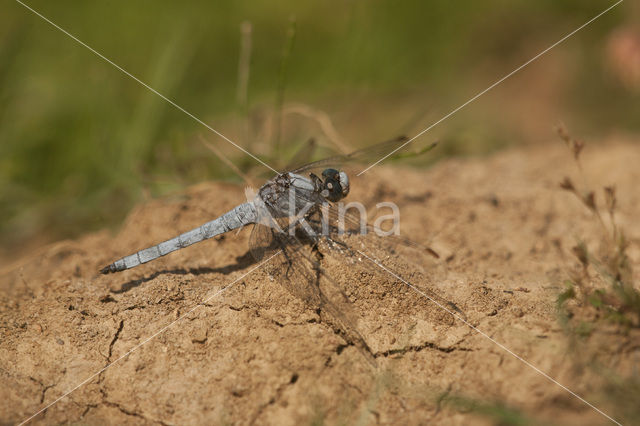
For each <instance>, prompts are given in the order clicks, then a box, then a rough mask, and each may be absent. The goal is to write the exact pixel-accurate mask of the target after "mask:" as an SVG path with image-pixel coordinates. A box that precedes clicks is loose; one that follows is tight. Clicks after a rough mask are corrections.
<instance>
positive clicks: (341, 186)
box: [321, 169, 349, 201]
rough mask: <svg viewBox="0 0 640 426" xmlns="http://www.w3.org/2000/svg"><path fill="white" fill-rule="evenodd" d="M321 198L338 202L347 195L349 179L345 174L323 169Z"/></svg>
mask: <svg viewBox="0 0 640 426" xmlns="http://www.w3.org/2000/svg"><path fill="white" fill-rule="evenodd" d="M322 177H323V178H324V181H323V182H322V186H323V189H322V192H321V194H322V196H323V197H324V198H326V199H327V200H329V201H340V200H341V199H343V198H344V197H346V196H347V194H349V177H348V176H347V174H346V173H345V172H339V171H337V170H336V169H325V170H324V171H323V172H322Z"/></svg>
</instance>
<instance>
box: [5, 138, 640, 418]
mask: <svg viewBox="0 0 640 426" xmlns="http://www.w3.org/2000/svg"><path fill="white" fill-rule="evenodd" d="M637 164H640V150H638V148H637V146H635V145H633V144H614V145H605V146H600V147H594V148H592V149H590V150H587V151H586V153H585V157H584V169H585V170H586V174H587V176H588V178H589V179H590V180H592V182H593V184H594V185H596V184H597V185H604V184H611V183H615V184H616V185H617V188H618V194H619V196H618V198H619V204H620V211H619V217H618V218H619V223H620V224H621V226H622V227H624V228H625V229H626V231H627V236H628V238H629V240H630V241H631V246H630V248H629V255H630V258H631V262H632V264H633V265H635V266H636V270H637V269H640V268H637V266H638V264H639V263H640V248H639V245H638V241H640V224H639V223H638V221H637V220H634V218H637V217H638V214H640V200H639V198H638V197H639V196H640V193H638V191H637V182H639V181H640V169H638V167H637ZM574 171H575V166H574V165H573V163H572V162H571V158H570V155H569V154H567V153H566V150H565V149H564V147H562V146H550V147H544V149H543V148H538V149H529V150H522V149H520V150H511V151H507V152H503V153H499V154H497V155H495V156H492V157H489V158H485V159H473V160H460V159H458V160H448V161H445V162H442V163H441V164H439V165H437V166H436V167H434V168H433V169H431V170H428V171H418V170H410V169H401V168H389V167H382V166H381V167H378V168H376V169H374V170H373V171H372V172H371V173H370V177H369V178H368V179H367V181H366V184H365V186H364V187H360V188H354V190H353V193H352V195H350V198H351V197H353V199H365V200H369V201H372V200H374V199H376V198H384V199H386V200H391V201H394V202H396V203H397V204H398V206H399V207H400V209H401V212H402V216H401V230H402V233H403V234H405V235H407V236H410V238H412V239H414V240H417V241H421V242H427V243H429V244H430V245H431V246H432V247H434V248H435V249H436V250H437V251H438V252H439V253H440V259H439V260H437V261H435V260H434V261H430V262H429V263H423V262H418V261H417V260H416V259H400V258H398V257H393V256H388V257H387V258H385V259H383V260H384V261H387V262H388V265H389V266H390V267H392V269H394V270H395V271H397V272H398V273H400V274H401V275H402V276H403V277H405V278H406V279H408V280H409V281H411V282H412V283H415V284H416V285H418V286H419V287H420V288H423V289H427V290H428V291H430V292H433V293H435V294H438V295H440V296H441V297H443V298H444V299H447V300H450V301H453V302H454V303H455V305H456V306H458V307H459V308H460V309H461V310H462V311H463V312H464V313H465V314H466V316H467V318H468V321H469V323H471V324H473V325H474V326H475V327H477V328H478V329H479V330H481V331H482V332H483V333H486V335H487V336H489V337H490V338H491V339H494V340H495V341H497V342H499V343H501V344H503V345H505V346H506V347H507V348H509V349H510V350H512V351H513V352H514V353H515V354H517V355H519V356H521V357H522V358H524V359H526V360H527V361H529V362H530V363H532V364H533V365H535V366H536V367H538V368H540V369H541V370H542V371H544V372H546V373H548V374H549V375H550V376H552V377H553V378H555V379H557V380H558V381H559V382H560V383H562V384H564V385H566V386H568V387H569V388H570V389H571V390H573V391H575V392H576V393H577V394H579V395H582V396H584V397H585V398H586V399H587V400H589V401H590V402H592V403H593V404H594V405H596V406H597V407H599V408H601V409H602V410H603V411H605V412H607V413H609V414H611V415H616V414H617V413H615V412H612V411H611V410H614V408H613V407H612V406H611V405H610V402H609V401H608V400H606V398H605V397H604V396H603V395H602V393H601V392H600V391H601V388H600V386H601V379H600V378H599V376H598V375H597V374H594V373H592V372H591V370H589V369H585V368H577V367H576V365H577V364H576V361H575V359H576V358H575V357H574V356H572V355H571V350H570V348H571V342H572V341H571V340H570V339H568V338H567V336H566V334H565V333H564V332H563V330H562V327H561V326H560V324H559V322H558V316H557V313H556V308H555V300H556V297H557V295H558V294H559V293H560V292H561V291H562V290H563V287H562V283H563V281H564V280H565V279H566V277H567V271H568V270H569V269H571V268H572V267H574V266H575V264H576V262H577V261H576V260H575V257H574V256H573V255H572V254H571V248H572V247H573V246H575V244H576V241H577V239H578V238H580V239H585V240H586V241H595V242H597V241H598V239H599V238H600V237H598V235H599V234H598V232H599V231H598V229H597V224H594V219H593V217H592V215H591V214H590V212H589V211H587V209H585V208H584V207H583V206H581V205H580V204H579V203H577V202H576V201H575V200H574V199H573V198H572V197H571V195H570V194H568V193H566V192H562V191H560V190H559V189H558V182H559V181H560V180H561V178H562V177H563V176H564V175H571V174H575V173H573V172H574ZM243 201H244V193H243V190H242V188H241V187H239V186H233V185H228V184H218V183H207V184H202V185H198V186H196V187H193V188H190V189H189V190H188V191H186V192H185V193H184V194H182V195H180V196H176V197H172V198H167V199H162V200H154V201H151V202H149V203H147V204H144V205H141V206H139V207H138V208H137V209H135V210H134V211H133V212H132V213H131V214H130V216H129V218H128V219H127V221H126V223H125V224H124V225H123V226H122V229H121V231H120V232H119V233H118V235H117V237H114V236H111V235H110V234H109V233H108V232H101V233H98V234H93V235H89V236H86V237H85V238H82V239H80V240H77V241H64V242H60V243H57V244H54V245H52V246H49V247H46V248H43V249H42V250H41V251H39V252H38V253H34V254H33V255H31V256H29V257H28V258H23V259H19V260H17V261H16V262H13V263H12V264H10V265H6V266H5V267H3V269H2V277H1V278H0V286H1V287H0V292H1V293H0V297H1V299H0V333H1V334H0V335H1V337H0V340H1V341H0V360H1V362H0V365H1V367H0V372H1V374H0V395H1V397H0V413H2V414H1V415H0V416H1V417H2V418H1V420H2V422H7V423H14V422H19V421H22V420H24V419H26V418H27V417H29V416H31V415H32V414H34V413H36V412H37V411H38V410H39V409H40V408H42V407H44V406H46V405H47V404H48V403H50V402H52V401H54V400H56V399H57V398H58V397H60V396H61V395H63V394H64V393H65V392H67V391H69V390H71V389H73V388H74V387H75V386H77V385H78V384H80V383H82V382H83V381H85V380H86V379H88V378H90V380H88V381H87V382H86V383H85V384H84V385H83V386H80V387H79V388H78V389H77V390H75V391H74V392H73V393H71V394H70V395H69V396H68V397H66V398H64V399H62V400H60V401H59V402H58V403H56V404H55V405H53V406H52V407H51V408H49V409H47V410H46V411H45V412H44V413H41V414H40V415H39V416H38V417H36V418H35V419H34V421H36V422H41V423H47V424H49V423H64V422H86V423H91V424H93V423H123V422H130V423H134V424H136V423H140V424H143V423H156V422H157V423H162V424H193V423H241V424H246V423H257V424H274V423H275V424H300V423H314V422H315V423H318V422H322V421H324V422H327V423H329V424H335V423H354V422H361V423H383V424H422V423H427V422H439V423H446V424H459V423H467V422H469V421H470V420H476V421H477V420H478V419H480V418H482V417H478V415H479V413H480V414H482V413H485V414H486V413H489V414H493V415H498V416H501V415H502V416H504V415H510V413H511V414H513V413H516V414H513V415H514V416H520V415H524V416H525V417H527V416H530V417H533V418H537V419H547V420H549V419H552V420H554V421H559V422H563V423H564V422H574V423H577V422H583V421H587V422H590V423H603V422H605V421H606V419H605V418H604V417H603V416H601V415H600V414H598V413H597V412H596V411H594V410H593V409H592V408H590V407H588V406H587V405H585V404H584V403H583V402H581V401H580V400H579V399H577V398H575V397H574V396H572V395H570V394H569V393H568V392H567V391H565V390H563V389H562V388H560V387H559V386H557V385H555V384H553V383H551V382H550V381H549V380H547V379H546V378H545V377H543V376H542V375H541V374H539V373H538V372H536V371H534V370H533V369H532V368H530V367H528V366H527V365H525V364H524V363H523V362H522V361H520V360H518V359H516V358H514V357H513V356H512V355H510V354H509V353H508V352H506V351H505V350H503V349H502V348H500V347H499V346H497V345H496V344H495V343H494V342H492V341H491V340H490V339H489V338H487V336H483V335H481V334H478V333H477V332H476V331H474V330H473V329H471V328H470V327H469V326H467V325H465V324H464V323H463V322H461V321H459V320H457V319H455V318H454V317H453V316H452V315H450V314H449V313H447V312H445V311H443V310H442V309H441V308H439V307H437V306H436V305H434V304H433V303H431V302H430V301H429V300H427V299H426V298H425V297H423V296H421V295H419V294H417V293H416V292H414V291H413V290H412V289H410V288H408V287H407V286H406V285H404V284H402V283H401V282H398V281H397V280H395V279H393V278H392V277H391V276H389V275H388V274H385V273H384V272H383V271H381V270H379V269H378V270H376V267H375V266H373V265H370V268H371V274H370V275H369V274H366V276H361V275H357V274H356V273H355V272H354V271H355V269H352V268H349V266H348V265H342V264H340V263H333V264H329V265H327V268H328V269H329V270H330V271H331V272H332V274H333V276H334V277H335V278H336V279H337V280H338V282H339V283H340V284H341V286H342V288H343V290H344V292H345V294H346V295H347V297H348V298H349V299H350V301H351V302H352V306H353V312H354V313H355V315H356V316H357V317H358V319H359V322H358V329H359V331H360V332H361V333H362V335H363V336H364V338H365V339H366V341H367V343H368V344H369V346H370V347H371V350H372V352H373V353H374V355H375V357H376V360H377V363H378V368H377V369H373V368H372V367H371V366H370V365H369V364H368V363H367V362H365V359H364V357H363V356H362V355H361V353H360V352H359V351H358V350H357V349H356V348H355V347H354V346H352V345H348V344H347V342H345V340H343V338H342V337H340V334H339V333H337V332H336V331H337V330H335V327H333V326H332V324H331V322H330V321H329V322H328V321H325V319H324V317H323V315H322V313H318V312H317V311H315V310H311V309H308V308H307V307H305V306H304V305H303V303H301V302H300V301H299V300H297V299H295V298H294V297H292V296H291V295H290V294H289V293H287V291H286V290H284V289H283V288H282V287H281V286H280V285H279V284H278V283H277V282H275V281H273V280H272V279H270V277H269V275H268V274H266V273H265V272H264V271H262V270H260V269H258V270H255V271H252V268H254V267H255V264H254V263H253V261H252V258H251V256H250V255H249V254H248V249H247V247H248V232H247V231H243V232H241V233H239V234H238V235H235V234H233V233H230V234H229V235H226V236H224V237H221V238H217V239H213V240H210V241H206V242H203V243H200V244H197V245H195V246H192V247H189V248H187V249H184V250H181V251H179V252H176V253H173V254H171V255H169V256H166V257H164V258H161V259H159V260H157V261H154V262H151V263H149V264H146V265H143V266H141V267H139V268H136V269H133V270H131V271H126V272H123V273H120V274H115V275H108V276H99V275H98V274H97V271H98V270H99V268H100V267H102V266H104V265H106V264H108V263H110V262H111V261H113V260H114V259H116V258H119V257H120V256H122V255H125V254H129V253H130V252H132V251H134V250H137V249H140V248H144V247H147V246H148V245H150V244H153V243H157V242H160V241H163V240H164V239H167V238H169V237H173V236H174V235H176V234H177V233H178V232H182V231H185V230H188V229H190V228H192V227H195V226H198V225H200V224H202V223H203V222H204V221H206V220H210V218H213V217H216V216H217V215H219V214H221V213H223V212H224V211H226V210H228V209H229V208H232V207H233V206H235V205H236V204H238V203H240V202H243ZM363 261H365V260H363ZM223 289H224V291H222V290H223ZM218 292H220V293H219V294H217V293H218ZM204 300H207V301H206V303H204V304H203V303H202V302H203V301H204ZM194 308H195V309H194ZM185 314H186V315H185ZM183 315H184V317H183ZM178 318H181V319H180V320H179V321H178V322H176V323H175V324H173V325H172V326H171V327H169V328H168V329H166V330H165V331H162V332H160V333H159V334H157V335H156V333H157V332H158V331H161V330H163V329H164V327H166V326H167V325H169V324H171V323H172V322H173V321H175V320H176V319H178ZM151 336H155V337H154V338H153V339H151V340H149V341H148V342H147V339H148V338H149V337H151ZM637 337H638V336H637V335H634V333H633V330H631V332H630V333H629V334H627V335H621V334H619V333H617V332H611V333H601V334H596V335H592V336H591V342H592V343H593V344H592V345H591V346H596V347H598V348H604V349H602V351H601V352H602V353H603V354H604V355H602V356H603V357H604V358H601V359H603V360H604V362H605V364H606V368H607V369H609V370H610V371H617V370H619V369H624V368H626V367H627V366H628V365H629V359H631V356H632V355H634V354H635V355H637V350H638V348H637V345H636V346H635V347H634V346H633V342H634V341H635V342H637V341H638V339H637ZM634 339H635V340H634ZM145 342H146V343H145ZM141 343H145V344H143V345H142V346H140V347H139V349H137V350H135V351H134V352H132V353H130V354H128V355H126V356H124V357H123V358H121V357H122V356H123V355H125V354H127V352H128V351H130V350H131V349H132V348H134V347H136V345H138V344H141ZM634 351H636V352H634ZM116 360H117V362H116V363H115V364H113V365H112V366H111V367H110V368H108V369H106V370H103V371H101V369H103V368H104V367H105V366H107V365H109V364H110V363H111V362H113V361H116ZM99 371H101V372H100V373H99V374H97V375H95V376H93V377H92V375H94V374H95V373H97V372H99ZM453 396H455V398H453ZM463 400H464V401H467V400H473V401H480V402H481V404H480V405H478V404H476V405H473V407H475V409H474V408H469V407H470V405H469V404H456V403H452V402H451V401H458V402H460V401H463ZM483 404H484V405H483ZM478 407H480V409H478ZM482 407H485V408H486V407H489V408H486V409H483V408H482ZM496 407H498V408H496ZM483 410H484V411H483ZM491 410H493V411H491ZM500 410H502V411H500ZM496 413H497V414H496ZM504 413H507V414H504ZM516 418H518V417H516Z"/></svg>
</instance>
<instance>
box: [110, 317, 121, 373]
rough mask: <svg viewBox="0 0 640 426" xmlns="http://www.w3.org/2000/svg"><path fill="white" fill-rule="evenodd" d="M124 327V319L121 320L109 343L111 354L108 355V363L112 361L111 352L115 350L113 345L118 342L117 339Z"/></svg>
mask: <svg viewBox="0 0 640 426" xmlns="http://www.w3.org/2000/svg"><path fill="white" fill-rule="evenodd" d="M123 328H124V320H120V324H118V330H116V333H115V334H114V335H113V339H111V343H109V355H108V356H107V364H108V363H109V362H111V354H112V352H113V345H115V344H116V341H117V340H118V338H119V337H120V333H121V332H122V329H123Z"/></svg>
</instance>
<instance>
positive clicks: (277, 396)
mask: <svg viewBox="0 0 640 426" xmlns="http://www.w3.org/2000/svg"><path fill="white" fill-rule="evenodd" d="M299 378H300V376H299V375H298V373H293V374H291V377H290V378H289V380H288V381H287V382H285V383H282V384H281V385H280V386H278V388H277V389H276V391H275V393H274V395H273V396H272V397H271V398H269V401H267V402H266V403H264V404H261V405H260V406H259V407H258V409H257V410H256V413H255V414H254V415H253V416H252V418H251V420H250V421H249V424H250V425H252V424H255V422H256V421H257V420H258V419H259V418H260V416H261V415H262V413H263V412H264V410H265V409H266V408H267V407H268V406H270V405H273V404H275V403H276V402H278V400H279V399H280V398H281V397H282V394H283V393H284V391H285V389H286V388H288V387H289V386H293V385H294V384H295V383H296V382H297V381H298V379H299Z"/></svg>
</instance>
